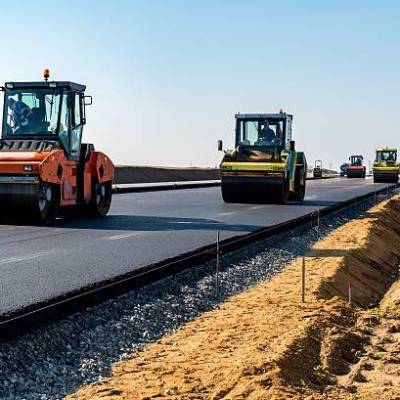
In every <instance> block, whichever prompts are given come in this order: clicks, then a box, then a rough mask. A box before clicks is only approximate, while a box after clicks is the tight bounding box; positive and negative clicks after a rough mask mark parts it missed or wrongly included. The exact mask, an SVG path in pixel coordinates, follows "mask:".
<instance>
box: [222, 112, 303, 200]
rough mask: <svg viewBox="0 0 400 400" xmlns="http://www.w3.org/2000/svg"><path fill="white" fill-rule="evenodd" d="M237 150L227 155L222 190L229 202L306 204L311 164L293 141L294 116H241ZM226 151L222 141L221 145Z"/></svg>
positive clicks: (223, 162) (223, 168)
mask: <svg viewBox="0 0 400 400" xmlns="http://www.w3.org/2000/svg"><path fill="white" fill-rule="evenodd" d="M235 118H236V135H235V136H236V138H235V149H233V150H228V151H225V156H224V158H223V160H222V163H221V166H220V168H221V190H222V198H223V199H224V201H225V202H258V203H259V202H277V203H286V202H287V201H288V199H289V198H292V199H294V200H300V201H302V200H303V199H304V195H305V190H306V174H307V163H306V158H305V155H304V153H302V152H298V151H296V150H295V143H294V141H293V140H292V120H293V116H292V115H290V114H286V113H284V112H283V111H281V112H279V113H276V114H237V115H235ZM218 149H219V150H222V141H219V143H218Z"/></svg>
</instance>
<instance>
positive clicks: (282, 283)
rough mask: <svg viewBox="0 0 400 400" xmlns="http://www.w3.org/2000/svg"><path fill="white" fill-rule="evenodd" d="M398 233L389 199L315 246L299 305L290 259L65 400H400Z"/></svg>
mask: <svg viewBox="0 0 400 400" xmlns="http://www.w3.org/2000/svg"><path fill="white" fill-rule="evenodd" d="M399 233H400V198H399V197H397V198H395V199H392V200H390V201H387V202H385V203H383V204H381V205H379V206H377V207H375V208H373V209H372V210H370V211H369V212H368V213H367V214H366V215H365V216H363V217H361V218H359V219H356V220H353V221H351V222H350V223H348V224H346V225H344V226H342V227H341V228H339V229H337V230H335V231H334V232H333V233H331V234H330V235H329V236H327V237H326V238H325V239H323V240H322V241H320V242H319V243H318V244H317V245H316V246H315V248H314V249H313V251H312V252H311V253H310V255H309V257H308V258H307V259H306V271H307V273H306V302H305V303H301V296H300V264H301V262H300V260H297V261H296V262H294V263H293V264H291V265H289V266H287V267H286V268H285V269H284V270H283V271H282V272H281V273H279V274H278V275H277V276H275V277H274V278H273V279H272V280H270V281H267V282H264V283H262V284H259V285H258V286H256V287H254V288H252V289H250V290H247V291H245V292H243V293H241V294H239V295H237V296H234V297H232V298H231V299H229V300H228V301H226V302H224V303H223V304H221V305H220V307H219V308H218V309H216V310H213V311H210V312H207V313H204V314H203V315H201V316H200V317H198V318H196V319H195V320H193V321H192V322H190V323H188V324H187V325H185V326H184V327H182V328H181V329H180V330H179V331H178V332H176V333H174V334H171V335H169V336H166V337H165V338H163V339H162V340H161V341H160V342H158V343H155V344H152V345H149V346H148V347H147V348H145V349H144V350H143V351H141V352H139V353H137V354H135V355H134V356H133V358H132V359H131V360H128V361H124V362H120V363H116V364H115V365H114V366H113V369H112V376H111V377H110V378H108V379H106V380H104V381H103V382H101V383H98V384H94V385H89V386H87V387H84V388H82V389H81V390H79V391H78V392H77V393H75V394H71V395H70V396H68V397H67V398H68V399H81V400H83V399H103V400H104V399H118V400H121V399H150V398H151V399H165V398H171V399H245V398H246V399H247V398H248V399H287V398H307V399H320V398H321V399H348V398H365V399H384V398H387V399H389V398H390V399H395V398H398V399H400V387H399V383H400V382H399V376H400V369H399V366H400V355H399V353H400V337H399V335H400V334H399V332H400V308H399V305H400V300H399V299H400V298H399V296H400V284H399V283H398V282H396V283H395V284H394V285H393V286H392V288H391V290H390V291H389V292H387V291H388V288H389V287H390V286H391V285H392V283H393V282H395V281H396V279H397V276H398V271H399V267H398V266H399V261H400V240H399V236H398V235H399ZM349 281H351V287H352V305H349V304H348V288H349ZM386 292H387V294H386V296H385V297H384V299H383V300H382V303H381V305H380V306H379V307H376V306H378V305H379V301H380V300H381V298H382V297H383V296H384V295H385V293H386ZM371 307H375V308H373V309H372V310H371ZM368 308H369V309H368Z"/></svg>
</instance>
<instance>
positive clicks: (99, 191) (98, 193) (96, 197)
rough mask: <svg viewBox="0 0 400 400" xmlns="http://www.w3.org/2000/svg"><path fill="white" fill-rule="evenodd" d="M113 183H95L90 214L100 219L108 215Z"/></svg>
mask: <svg viewBox="0 0 400 400" xmlns="http://www.w3.org/2000/svg"><path fill="white" fill-rule="evenodd" d="M111 198H112V184H111V182H95V183H94V185H93V188H92V199H91V201H90V204H89V208H90V213H91V214H92V215H95V216H98V217H104V216H105V215H107V213H108V211H109V210H110V207H111Z"/></svg>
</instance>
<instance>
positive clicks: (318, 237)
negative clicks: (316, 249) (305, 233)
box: [317, 208, 319, 240]
mask: <svg viewBox="0 0 400 400" xmlns="http://www.w3.org/2000/svg"><path fill="white" fill-rule="evenodd" d="M317 240H319V208H318V211H317Z"/></svg>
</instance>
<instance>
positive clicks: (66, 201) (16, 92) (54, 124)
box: [0, 70, 114, 223]
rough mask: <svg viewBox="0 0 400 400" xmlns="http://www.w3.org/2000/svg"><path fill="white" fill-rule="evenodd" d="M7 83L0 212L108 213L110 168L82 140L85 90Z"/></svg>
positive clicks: (41, 215) (42, 215)
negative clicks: (71, 211)
mask: <svg viewBox="0 0 400 400" xmlns="http://www.w3.org/2000/svg"><path fill="white" fill-rule="evenodd" d="M44 78H45V80H44V81H42V82H7V83H5V87H2V88H1V89H2V91H4V111H3V128H2V135H1V139H0V204H1V208H0V210H1V212H2V213H7V214H10V212H12V211H13V210H15V209H18V211H19V213H20V214H23V215H26V216H29V217H32V216H34V217H35V219H37V220H39V221H40V222H44V223H49V222H52V221H53V220H54V219H55V218H56V216H57V215H58V214H59V211H61V210H66V209H71V208H74V209H79V211H80V212H82V214H83V215H99V216H103V215H105V214H107V212H108V210H109V208H110V204H111V192H112V180H113V177H114V165H113V163H112V162H111V160H110V159H109V158H108V157H107V156H106V155H105V154H103V153H101V152H98V151H95V150H94V146H93V145H92V144H86V143H82V142H81V138H82V130H83V126H84V125H85V123H86V114H85V106H86V105H87V104H91V102H92V98H91V96H85V95H84V91H85V89H86V87H85V86H83V85H80V84H77V83H73V82H56V81H51V82H50V81H48V78H49V71H48V70H45V72H44Z"/></svg>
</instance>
